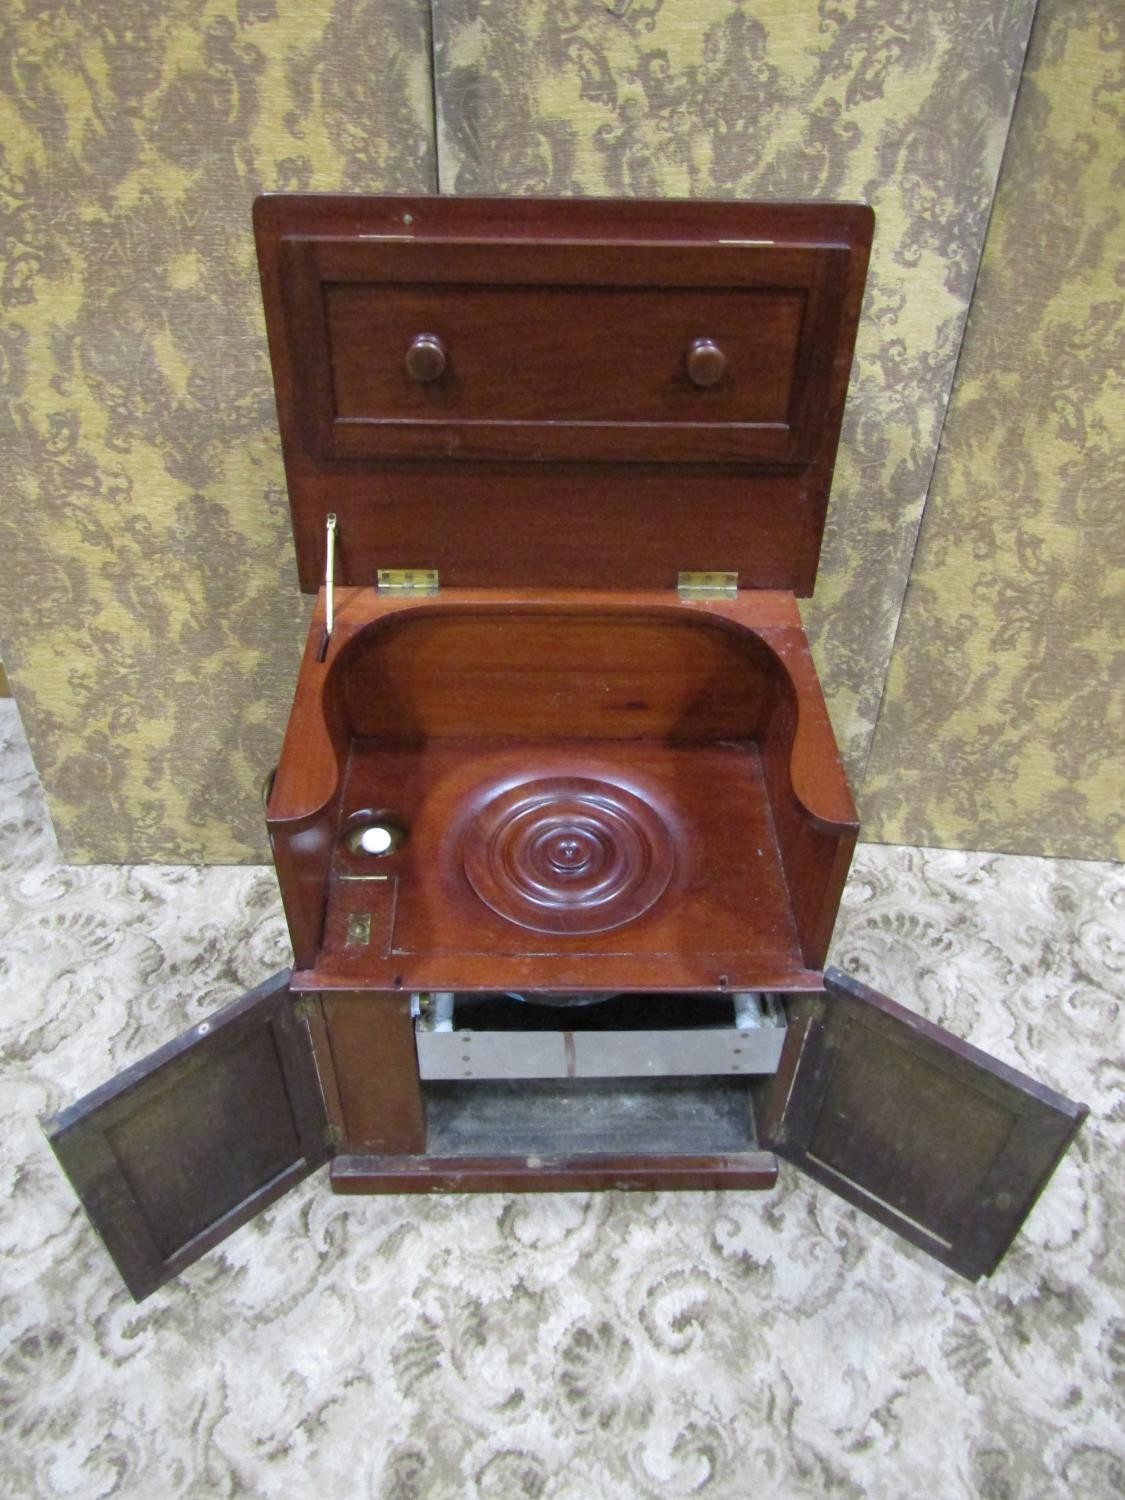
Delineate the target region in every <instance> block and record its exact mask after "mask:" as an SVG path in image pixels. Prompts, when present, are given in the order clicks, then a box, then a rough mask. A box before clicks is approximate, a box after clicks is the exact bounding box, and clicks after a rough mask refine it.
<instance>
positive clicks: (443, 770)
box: [47, 195, 1085, 1297]
mask: <svg viewBox="0 0 1125 1500" xmlns="http://www.w3.org/2000/svg"><path fill="white" fill-rule="evenodd" d="M872 224H873V219H872V214H871V212H870V210H869V209H867V208H865V207H862V206H857V205H848V204H828V203H821V204H817V203H811V204H782V203H772V204H749V203H713V202H691V203H687V202H654V203H649V202H639V201H630V202H604V201H590V200H567V201H553V200H531V201H526V200H507V199H505V200H486V199H472V198H465V199H461V198H453V199H446V198H397V197H396V198H362V197H358V198H357V197H333V196H324V197H319V196H287V195H278V196H267V197H264V198H262V199H260V200H259V201H258V203H257V205H256V207H255V227H256V233H257V244H258V254H259V262H260V266H261V275H262V287H263V293H264V298H265V309H266V323H267V329H268V333H269V342H270V354H271V358H272V362H273V371H274V378H275V383H276V388H277V403H278V416H279V425H280V432H281V442H282V448H283V451H284V457H285V466H286V477H287V482H288V487H289V498H290V503H291V507H292V514H293V531H294V538H295V543H296V554H297V566H298V572H299V577H300V584H301V587H302V588H303V589H304V590H306V591H307V592H309V593H315V594H316V596H317V599H316V605H315V609H314V611H313V615H312V623H311V627H310V630H309V636H308V641H307V645H306V647H305V653H304V658H303V661H302V664H301V667H300V672H299V675H298V678H297V684H296V690H295V695H294V700H293V707H292V712H291V715H290V719H289V726H288V729H287V731H286V735H285V740H284V744H283V746H282V750H281V755H280V760H279V763H278V766H277V769H276V772H275V774H274V775H273V776H272V778H271V780H270V784H269V789H268V800H267V807H266V817H267V824H268V829H269V836H270V842H271V845H272V849H273V854H274V860H275V863H276V867H277V874H278V879H279V882H280V886H281V894H282V898H283V901H284V906H285V913H286V917H287V920H288V924H289V930H290V933H291V936H292V942H293V954H294V965H293V969H292V971H290V972H286V973H284V974H281V975H278V976H276V977H275V978H274V979H272V980H270V981H268V982H267V983H266V984H264V985H263V986H262V987H261V988H260V989H259V990H256V991H254V992H253V993H251V994H249V995H246V996H244V997H243V998H241V999H240V1000H237V1001H235V1002H234V1003H233V1004H232V1005H231V1006H229V1007H228V1008H227V1009H225V1010H223V1011H221V1012H219V1013H218V1014H217V1015H215V1016H213V1017H212V1018H210V1020H209V1021H207V1022H204V1023H203V1024H201V1025H200V1026H198V1027H196V1028H195V1029H194V1030H193V1031H192V1032H190V1033H189V1034H188V1035H187V1036H185V1037H181V1038H180V1039H179V1040H177V1041H174V1042H172V1043H170V1044H169V1045H168V1047H166V1048H164V1049H163V1050H162V1051H161V1052H159V1053H157V1054H156V1055H155V1056H154V1057H152V1058H150V1059H148V1060H147V1061H145V1062H142V1063H140V1064H138V1065H137V1066H136V1067H134V1068H131V1069H129V1070H127V1072H126V1073H125V1074H123V1075H121V1077H120V1078H118V1079H115V1080H113V1081H112V1082H111V1083H109V1084H107V1085H106V1086H104V1087H103V1088H101V1089H99V1090H97V1091H96V1092H95V1093H94V1094H92V1095H90V1096H88V1097H87V1098H86V1099H84V1100H82V1101H80V1102H79V1103H78V1104H76V1105H75V1106H73V1107H72V1108H71V1109H68V1110H65V1111H63V1112H62V1113H61V1114H60V1115H57V1116H56V1117H54V1119H53V1120H51V1121H49V1122H48V1124H47V1130H48V1134H49V1135H50V1137H51V1140H52V1143H53V1145H54V1147H55V1150H56V1151H57V1153H58V1155H59V1157H60V1159H61V1161H62V1163H63V1165H64V1167H65V1168H66V1170H67V1172H68V1173H69V1175H70V1177H71V1179H72V1180H73V1182H74V1184H75V1186H76V1188H77V1190H78V1192H79V1194H80V1195H81V1197H82V1200H83V1202H84V1204H85V1205H86V1208H87V1210H88V1211H89V1213H90V1216H91V1218H92V1220H93V1222H94V1224H95V1226H96V1227H97V1229H98V1230H99V1232H100V1233H101V1234H102V1236H103V1238H104V1239H105V1241H106V1244H107V1245H108V1247H109V1249H110V1252H111V1253H112V1255H113V1256H114V1259H115V1260H116V1262H117V1264H118V1266H119V1267H120V1269H121V1272H122V1274H123V1276H124V1278H125V1280H126V1282H127V1283H128V1285H129V1287H130V1289H131V1291H132V1292H133V1293H134V1295H136V1296H138V1297H142V1296H145V1295H146V1294H147V1293H149V1292H150V1291H152V1290H153V1289H154V1288H155V1287H156V1286H158V1285H160V1284H161V1283H162V1282H163V1281H165V1280H166V1279H168V1277H170V1276H173V1275H175V1274H176V1273H177V1272H178V1271H179V1270H180V1269H181V1268H182V1267H183V1266H184V1265H186V1264H188V1263H189V1262H190V1261H191V1260H193V1259H195V1258H196V1257H197V1256H198V1255H200V1254H202V1253H203V1252H204V1251H205V1250H206V1249H208V1248H209V1247H210V1246H211V1245H213V1244H214V1243H215V1242H216V1241H217V1240H219V1239H221V1238H222V1237H223V1236H224V1235H226V1234H228V1233H230V1232H231V1231H232V1230H233V1229H234V1228H235V1227H237V1226H238V1225H239V1224H240V1223H242V1222H244V1221H245V1219H246V1218H248V1217H249V1216H250V1215H251V1214H253V1213H254V1212H256V1211H257V1209H258V1208H260V1207H262V1206H263V1205H264V1204H266V1203H268V1202H270V1201H271V1200H272V1199H274V1198H276V1197H277V1196H278V1195H279V1194H280V1193H282V1192H284V1191H285V1189H286V1188H287V1187H288V1186H290V1185H291V1184H292V1183H293V1182H295V1181H297V1180H298V1179H299V1178H301V1177H303V1176H304V1175H305V1174H307V1173H308V1172H310V1171H312V1170H313V1169H314V1168H316V1167H318V1166H320V1165H321V1164H322V1163H324V1162H330V1178H331V1183H332V1186H333V1188H334V1189H335V1190H337V1191H340V1192H353V1193H355V1192H395V1193H402V1192H413V1191H426V1192H429V1191H466V1190H468V1191H503V1192H510V1191H514V1190H524V1189H529V1190H545V1189H561V1188H580V1189H591V1188H615V1189H620V1188H730V1189H746V1188H767V1187H769V1186H770V1185H771V1183H772V1182H773V1181H774V1179H775V1177H776V1174H777V1160H776V1159H777V1157H778V1156H782V1157H785V1158H787V1159H788V1160H790V1161H792V1162H794V1163H796V1164H797V1165H798V1166H800V1167H801V1168H803V1169H804V1170H805V1171H807V1172H809V1173H810V1174H811V1175H812V1176H814V1177H816V1178H817V1179H818V1180H819V1181H820V1182H822V1183H824V1184H825V1186H827V1187H829V1188H831V1189H833V1190H834V1191H835V1192H837V1193H839V1194H841V1195H842V1196H843V1197H845V1198H847V1199H848V1200H849V1201H850V1202H852V1203H854V1204H856V1205H857V1206H858V1207H860V1208H862V1209H864V1210H865V1211H866V1212H868V1213H870V1214H871V1215H872V1216H873V1217H875V1218H877V1219H879V1220H881V1221H882V1222H883V1223H886V1224H889V1225H891V1226H892V1227H894V1228H895V1229H897V1230H898V1231H899V1233H900V1234H902V1235H903V1236H904V1237H906V1238H907V1239H909V1240H912V1241H913V1242H914V1243H915V1244H916V1245H919V1246H921V1247H922V1248H923V1249H925V1250H927V1251H929V1252H931V1253H932V1254H933V1255H935V1256H937V1257H938V1258H939V1259H940V1260H943V1261H944V1262H946V1263H947V1264H948V1265H950V1266H952V1267H953V1268H954V1269H956V1270H957V1271H959V1272H961V1273H962V1274H964V1275H966V1276H969V1277H976V1276H979V1275H981V1274H986V1273H988V1272H989V1271H991V1270H992V1269H993V1267H994V1266H995V1265H996V1263H997V1261H998V1260H999V1258H1000V1257H1001V1256H1002V1254H1003V1253H1004V1250H1005V1249H1006V1248H1007V1246H1008V1244H1009V1243H1010V1241H1011V1239H1012V1237H1013V1235H1014V1234H1015V1233H1016V1231H1017V1229H1018V1227H1019V1225H1020V1223H1021V1222H1022V1220H1023V1218H1024V1216H1025V1215H1026V1213H1027V1211H1028V1210H1029V1208H1030V1206H1031V1204H1032V1203H1033V1201H1034V1199H1035V1197H1036V1195H1037V1194H1038V1192H1039V1190H1040V1188H1041V1187H1042V1185H1043V1183H1044V1182H1045V1181H1046V1179H1047V1177H1048V1176H1049V1175H1050V1173H1051V1171H1052V1170H1053V1167H1054V1165H1055V1163H1056V1162H1057V1160H1058V1159H1059V1157H1060V1156H1061V1154H1062V1153H1063V1151H1065V1149H1066V1147H1067V1145H1068V1144H1069V1142H1070V1140H1071V1138H1072V1137H1073V1135H1074V1133H1075V1131H1076V1130H1077V1128H1078V1126H1079V1124H1080V1123H1081V1120H1082V1117H1083V1115H1084V1113H1085V1111H1084V1110H1083V1109H1082V1108H1081V1107H1080V1106H1077V1105H1074V1104H1071V1103H1070V1102H1069V1101H1068V1100H1065V1099H1063V1098H1061V1097H1059V1096H1058V1095H1055V1094H1053V1093H1052V1092H1051V1091H1050V1090H1048V1089H1046V1088H1043V1087H1041V1086H1040V1085H1038V1084H1036V1083H1034V1082H1032V1081H1031V1080H1029V1079H1027V1078H1026V1077H1024V1076H1023V1075H1021V1074H1018V1073H1016V1072H1015V1071H1013V1070H1012V1069H1010V1068H1007V1067H1005V1066H1003V1065H1002V1064H1000V1063H999V1062H996V1061H994V1060H992V1059H990V1058H988V1057H985V1056H984V1055H982V1054H981V1053H979V1052H978V1051H976V1050H975V1049H974V1048H972V1047H970V1046H968V1045H966V1044H965V1043H963V1042H960V1041H958V1040H956V1039H955V1038H953V1037H951V1036H950V1035H949V1034H948V1033H946V1032H943V1031H942V1030H940V1029H939V1028H937V1027H935V1026H932V1025H930V1024H929V1023H927V1022H925V1021H923V1020H921V1019H920V1018H918V1017H916V1016H913V1015H911V1014H910V1013H909V1012H908V1011H906V1010H903V1009H902V1008H901V1007H899V1006H898V1005H896V1004H895V1003H894V1002H893V1001H891V1000H888V999H886V998H885V997H883V996H881V995H878V994H876V993H874V992H873V991H871V990H870V989H867V988H866V987H865V986H863V985H861V984H859V983H858V982H856V981H855V980H853V979H851V978H849V977H848V976H847V975H846V974H842V973H840V972H838V971H835V970H833V969H830V968H829V969H826V968H825V963H826V958H827V953H828V946H829V940H830V938H831V934H832V927H833V923H834V921H835V918H836V913H837V909H838V906H839V902H840V896H841V891H842V889H843V886H844V881H845V879H846V876H847V871H848V866H849V862H850V860H851V856H852V851H853V849H854V846H855V841H856V836H857V831H858V824H857V820H856V813H855V807H854V804H853V802H852V797H851V793H850V791H849V789H848V785H847V781H846V778H845V776H844V772H843V769H842V767H841V764H840V759H839V755H838V753H837V748H836V743H835V740H834V737H833V733H832V728H831V725H830V723H829V719H828V714H827V712H826V709H825V705H824V700H823V697H822V694H821V690H820V685H819V683H818V681H817V676H816V672H815V669H814V667H813V664H812V659H811V656H810V653H809V647H808V642H807V640H806V638H805V633H804V630H803V628H802V625H801V617H800V613H799V610H798V605H797V598H798V597H799V596H803V595H808V594H809V593H811V591H812V588H813V584H814V580H815V575H816V569H817V561H818V557H819V552H820V545H821V538H822V534H823V530H824V520H825V512H826V508H827V504H828V497H829V490H830V487H831V480H832V469H833V463H834V459H835V454H836V447H837V442H838V439H839V433H840V423H841V418H842V414H843V410H844V402H845V396H846V392H847V383H848V375H849V371H850V367H851V361H852V352H853V346H854V342H855V333H856V324H857V320H858V316H859V309H860V303H861V300H862V296H863V288H864V278H865V274H866V268H867V258H868V250H869V246H870V241H871V234H872Z"/></svg>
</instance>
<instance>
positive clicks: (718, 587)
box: [676, 573, 738, 599]
mask: <svg viewBox="0 0 1125 1500" xmlns="http://www.w3.org/2000/svg"><path fill="white" fill-rule="evenodd" d="M676 590H677V592H678V593H679V596H680V598H681V599H737V597H738V574H737V573H681V574H680V576H679V578H678V580H677V582H676Z"/></svg>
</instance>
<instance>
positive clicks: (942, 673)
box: [863, 0, 1125, 859]
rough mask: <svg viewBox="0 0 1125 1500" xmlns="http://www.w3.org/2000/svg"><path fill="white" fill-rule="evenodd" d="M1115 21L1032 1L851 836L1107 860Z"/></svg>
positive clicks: (1117, 783) (1119, 434)
mask: <svg viewBox="0 0 1125 1500" xmlns="http://www.w3.org/2000/svg"><path fill="white" fill-rule="evenodd" d="M1123 148H1125V14H1123V12H1122V8H1121V5H1120V4H1119V3H1118V0H1040V5H1039V12H1038V15H1037V18H1036V22H1035V30H1034V33H1033V40H1032V45H1031V48H1030V51H1029V53H1028V59H1027V71H1026V73H1025V75H1024V80H1023V83H1022V85H1021V89H1020V96H1019V104H1018V107H1017V110H1016V115H1015V119H1014V122H1013V125H1012V132H1011V137H1010V140H1009V143H1008V149H1007V154H1006V156H1005V158H1004V172H1003V177H1002V179H1001V185H1000V191H999V193H998V195H997V199H996V207H995V211H994V213H993V217H992V225H991V228H990V230H989V237H988V245H987V249H986V251H985V255H984V262H983V265H982V266H981V274H980V282H979V284H978V287H977V292H976V297H975V300H974V303H973V313H972V317H971V320H970V323H969V327H968V331H967V333H966V337H965V345H964V350H963V353H962V356H961V364H960V368H959V371H958V380H957V387H956V390H955V391H954V394H953V399H952V401H951V403H950V408H949V414H948V417H947V420H946V425H945V430H944V432H943V434H942V440H941V450H940V454H939V457H938V463H937V468H936V471H935V474H934V482H933V486H932V488H931V491H930V496H929V499H928V501H927V505H926V519H925V523H924V525H923V528H922V534H921V539H920V545H919V549H918V555H917V558H916V560H915V563H914V569H913V572H912V573H911V577H910V589H909V592H908V594H907V599H906V607H905V610H904V613H903V620H902V627H901V630H900V633H899V638H898V642H897V645H896V648H895V653H894V658H893V660H892V664H891V673H890V678H889V681H888V685H887V696H886V701H885V703H884V705H883V710H882V715H881V717H880V720H879V727H878V732H877V734H876V737H875V744H874V749H873V753H872V758H871V763H870V767H869V773H868V777H867V780H866V782H865V784H864V789H863V803H864V811H865V813H866V816H867V820H868V821H867V825H866V832H867V834H868V836H876V837H879V838H883V839H887V840H889V841H892V842H902V843H928V844H930V843H937V844H954V845H957V844H961V845H969V846H973V847H980V848H990V849H1008V850H1013V851H1016V852H1020V851H1034V852H1042V853H1050V854H1056V855H1071V856H1075V857H1081V858H1117V859H1121V858H1123V857H1125V761H1123V759H1122V754H1121V746H1122V744H1123V743H1125V644H1123V643H1125V310H1123V294H1125V227H1123V226H1125V165H1123V163H1125V150H1123Z"/></svg>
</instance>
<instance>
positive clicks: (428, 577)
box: [379, 568, 441, 598]
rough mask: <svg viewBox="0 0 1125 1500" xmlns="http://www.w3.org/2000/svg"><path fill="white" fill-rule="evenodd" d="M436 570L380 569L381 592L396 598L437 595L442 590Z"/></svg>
mask: <svg viewBox="0 0 1125 1500" xmlns="http://www.w3.org/2000/svg"><path fill="white" fill-rule="evenodd" d="M440 586H441V585H440V582H439V579H438V572H437V569H436V568H380V569H379V592H380V594H388V595H391V596H392V597H395V598H401V597H402V596H403V595H408V594H436V593H437V591H438V589H439V588H440Z"/></svg>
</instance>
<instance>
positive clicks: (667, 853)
mask: <svg viewBox="0 0 1125 1500" xmlns="http://www.w3.org/2000/svg"><path fill="white" fill-rule="evenodd" d="M463 859H464V866H465V874H466V875H467V877H468V879H469V883H470V885H471V886H472V887H473V889H474V890H475V891H476V893H477V895H478V896H479V897H480V899H481V900H482V901H483V902H484V903H485V905H486V906H490V907H491V908H492V910H493V911H494V912H497V913H498V914H499V915H500V916H502V917H506V918H507V919H508V921H509V922H515V923H517V924H518V925H519V926H520V927H526V928H528V929H530V930H531V931H533V932H551V933H576V934H577V933H593V932H608V931H609V930H610V929H612V928H614V927H620V926H621V925H622V923H624V922H631V921H632V920H633V919H634V918H635V917H639V916H640V915H641V913H642V912H645V911H647V910H648V909H649V907H650V906H652V904H653V903H654V902H655V901H656V900H657V899H658V898H659V897H660V896H661V895H662V894H663V893H664V891H665V889H666V888H667V885H668V882H669V880H670V879H671V877H672V868H673V865H674V863H675V853H674V848H673V844H672V839H671V836H670V834H669V832H668V829H667V827H666V826H665V824H664V821H663V819H662V818H661V817H660V815H659V814H658V813H657V812H656V811H655V809H653V808H652V807H650V806H649V805H648V803H646V802H643V801H642V800H641V799H640V798H639V797H637V796H635V795H634V794H633V793H632V792H627V791H626V790H625V789H624V788H623V787H618V786H613V785H612V784H610V783H608V782H604V781H596V780H594V779H592V778H586V777H547V778H542V779H538V780H535V781H529V782H525V783H523V785H521V786H516V787H510V788H508V790H506V791H504V792H501V793H500V794H499V795H498V796H496V797H494V798H493V799H492V801H490V802H488V803H487V804H486V805H485V806H484V808H483V809H482V810H481V812H480V813H479V815H478V816H477V818H476V821H475V822H474V823H473V824H472V826H471V827H470V829H469V831H468V833H467V834H466V837H465V842H464V847H463Z"/></svg>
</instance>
